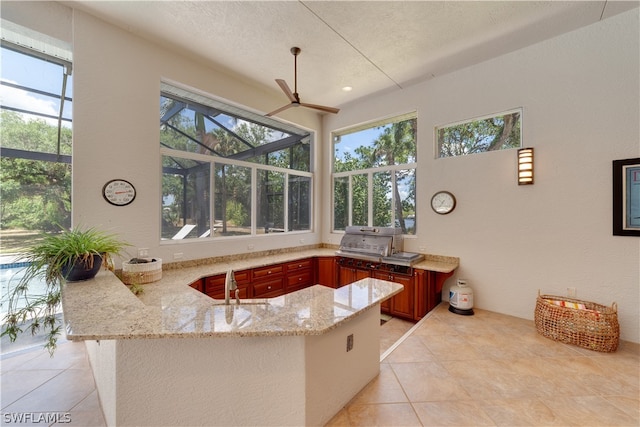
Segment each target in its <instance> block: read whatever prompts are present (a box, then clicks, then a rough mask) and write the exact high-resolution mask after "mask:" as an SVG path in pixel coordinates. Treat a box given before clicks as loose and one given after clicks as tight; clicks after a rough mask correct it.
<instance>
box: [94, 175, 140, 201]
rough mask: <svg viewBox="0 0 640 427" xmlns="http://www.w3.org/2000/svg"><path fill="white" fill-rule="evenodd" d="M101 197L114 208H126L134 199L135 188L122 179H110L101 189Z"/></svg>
mask: <svg viewBox="0 0 640 427" xmlns="http://www.w3.org/2000/svg"><path fill="white" fill-rule="evenodd" d="M102 197H104V199H105V200H106V201H107V202H109V203H111V204H112V205H114V206H126V205H128V204H129V203H131V202H133V200H134V199H135V198H136V188H135V187H134V186H133V184H131V183H130V182H129V181H125V180H124V179H112V180H111V181H109V182H107V183H106V184H105V185H104V187H102Z"/></svg>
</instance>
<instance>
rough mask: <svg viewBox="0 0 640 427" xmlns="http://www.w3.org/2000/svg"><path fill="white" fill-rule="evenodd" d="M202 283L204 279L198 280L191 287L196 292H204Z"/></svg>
mask: <svg viewBox="0 0 640 427" xmlns="http://www.w3.org/2000/svg"><path fill="white" fill-rule="evenodd" d="M202 281H203V279H198V280H196V281H195V282H193V283H191V284H190V285H189V286H191V287H192V288H193V289H195V290H196V291H200V292H202V291H203V285H202Z"/></svg>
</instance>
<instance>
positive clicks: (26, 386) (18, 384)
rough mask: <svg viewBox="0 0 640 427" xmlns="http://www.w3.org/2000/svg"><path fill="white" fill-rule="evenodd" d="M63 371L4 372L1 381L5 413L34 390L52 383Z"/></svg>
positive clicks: (1, 401)
mask: <svg viewBox="0 0 640 427" xmlns="http://www.w3.org/2000/svg"><path fill="white" fill-rule="evenodd" d="M61 372H62V371H61V370H51V369H48V370H44V369H39V370H32V371H16V370H14V371H8V372H3V373H2V377H0V380H1V381H2V384H1V386H0V391H1V393H0V405H1V406H2V410H3V411H4V410H5V409H6V408H7V407H9V406H10V405H12V404H14V403H15V402H17V401H18V400H19V399H22V398H23V397H24V396H26V395H27V394H29V393H30V392H31V391H32V390H34V389H36V388H38V387H40V386H42V385H43V384H44V383H46V382H47V381H50V380H51V379H52V378H54V377H55V376H56V375H60V373H61Z"/></svg>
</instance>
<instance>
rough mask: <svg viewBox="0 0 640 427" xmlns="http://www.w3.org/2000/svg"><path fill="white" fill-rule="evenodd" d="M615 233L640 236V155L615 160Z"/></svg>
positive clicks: (616, 234)
mask: <svg viewBox="0 0 640 427" xmlns="http://www.w3.org/2000/svg"><path fill="white" fill-rule="evenodd" d="M613 234H614V235H615V236H640V157H639V158H635V159H624V160H614V161H613Z"/></svg>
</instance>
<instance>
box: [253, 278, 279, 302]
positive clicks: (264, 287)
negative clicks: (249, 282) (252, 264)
mask: <svg viewBox="0 0 640 427" xmlns="http://www.w3.org/2000/svg"><path fill="white" fill-rule="evenodd" d="M283 294H284V279H283V277H282V276H279V277H268V278H266V279H262V280H260V281H257V282H254V283H253V296H254V298H273V297H277V296H280V295H283Z"/></svg>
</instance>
